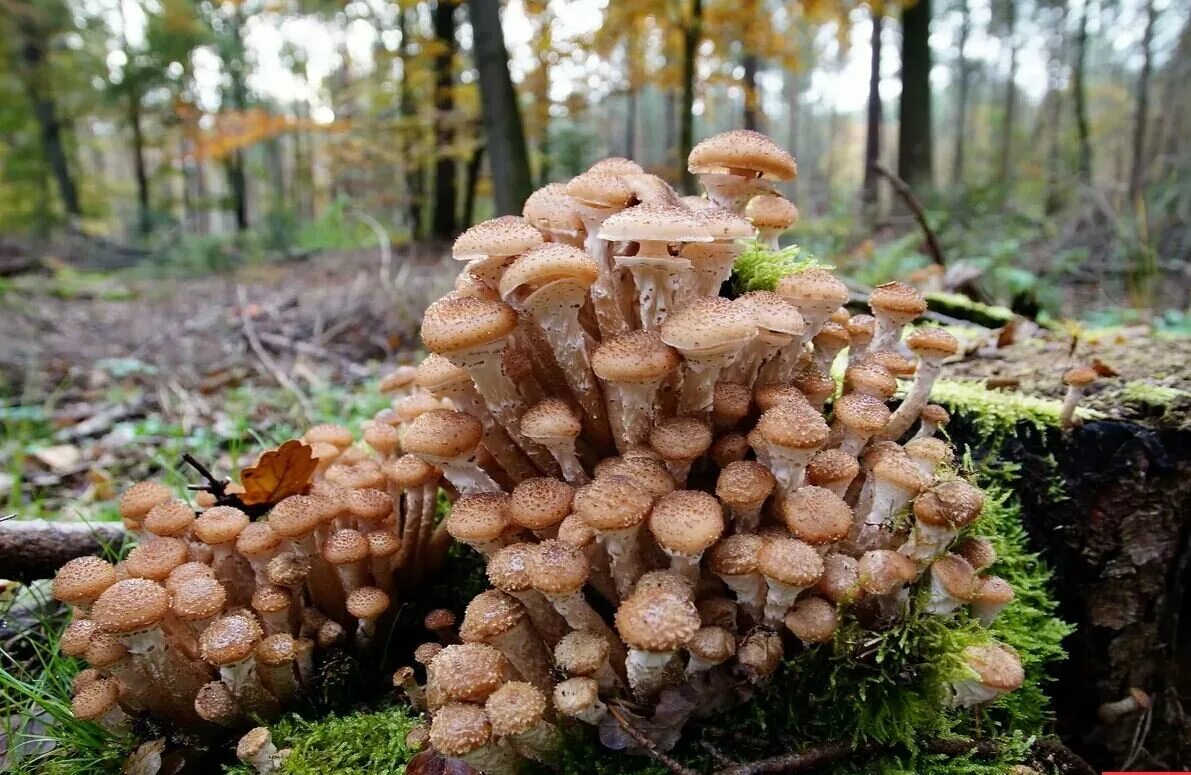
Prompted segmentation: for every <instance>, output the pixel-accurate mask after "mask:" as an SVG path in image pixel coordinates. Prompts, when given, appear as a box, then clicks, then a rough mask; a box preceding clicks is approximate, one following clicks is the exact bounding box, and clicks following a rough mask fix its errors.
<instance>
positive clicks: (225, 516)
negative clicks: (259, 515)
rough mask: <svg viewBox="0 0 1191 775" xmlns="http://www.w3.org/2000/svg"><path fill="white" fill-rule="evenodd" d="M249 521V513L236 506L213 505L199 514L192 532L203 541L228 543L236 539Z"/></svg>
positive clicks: (191, 529)
mask: <svg viewBox="0 0 1191 775" xmlns="http://www.w3.org/2000/svg"><path fill="white" fill-rule="evenodd" d="M249 522H250V520H249V519H248V515H247V514H245V513H244V512H243V511H240V510H239V509H238V508H236V507H235V506H212V507H211V508H209V509H207V510H206V511H204V512H203V513H202V514H199V516H198V518H197V519H195V520H194V524H193V525H191V526H190V532H191V533H193V534H194V536H195V538H197V539H198V540H200V541H202V542H203V543H207V544H212V545H214V544H226V543H228V542H230V541H235V540H236V538H237V537H238V536H239V535H240V533H241V532H242V531H243V530H244V528H246V527H248V523H249Z"/></svg>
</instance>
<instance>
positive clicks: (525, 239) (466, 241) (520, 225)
mask: <svg viewBox="0 0 1191 775" xmlns="http://www.w3.org/2000/svg"><path fill="white" fill-rule="evenodd" d="M544 241H545V238H544V237H542V232H540V231H538V230H537V229H535V228H534V227H533V226H532V225H531V224H530V222H529V221H527V220H525V219H524V218H522V217H520V216H518V215H502V216H500V217H499V218H492V219H491V220H487V221H482V222H480V223H477V224H476V225H475V226H472V227H471V228H470V229H468V230H467V231H465V232H463V233H462V234H460V235H459V236H458V237H457V238H456V239H455V244H453V245H452V246H451V257H452V258H454V259H455V260H456V261H474V260H475V259H477V258H488V257H490V256H519V255H521V254H522V253H524V252H525V251H527V250H529V249H530V248H532V247H534V246H536V245H541V244H542V242H544Z"/></svg>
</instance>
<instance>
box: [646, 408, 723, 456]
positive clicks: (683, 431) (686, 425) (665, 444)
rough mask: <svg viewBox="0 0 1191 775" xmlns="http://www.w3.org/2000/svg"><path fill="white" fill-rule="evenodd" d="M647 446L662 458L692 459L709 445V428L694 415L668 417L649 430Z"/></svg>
mask: <svg viewBox="0 0 1191 775" xmlns="http://www.w3.org/2000/svg"><path fill="white" fill-rule="evenodd" d="M649 446H651V447H652V448H653V449H654V451H655V452H657V453H658V454H659V455H661V456H662V458H663V459H664V460H668V461H683V462H685V461H689V460H694V459H695V458H697V457H699V456H700V455H702V454H703V453H704V452H706V451H707V448H708V447H710V446H711V428H710V427H709V426H708V424H707V423H706V422H704V421H703V420H699V419H696V418H694V417H668V418H666V419H664V420H661V421H659V422H658V423H657V424H656V425H654V426H653V428H652V429H651V430H650V431H649Z"/></svg>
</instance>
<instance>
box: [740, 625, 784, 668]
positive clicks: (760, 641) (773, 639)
mask: <svg viewBox="0 0 1191 775" xmlns="http://www.w3.org/2000/svg"><path fill="white" fill-rule="evenodd" d="M784 653H785V649H783V648H782V638H781V636H780V635H778V634H777V633H776V632H773V631H771V630H764V629H757V630H753V631H752V632H750V633H749V634H748V635H746V636H745V637H744V638H743V639H742V640H741V641H740V646H739V647H738V648H737V649H736V661H737V662H739V663H740V665H741V666H742V667H744V668H746V669H747V670H748V671H749V672H751V673H753V674H754V675H757V676H766V675H770V674H772V673H773V671H774V670H777V668H778V665H780V664H781V663H782V656H783V654H784Z"/></svg>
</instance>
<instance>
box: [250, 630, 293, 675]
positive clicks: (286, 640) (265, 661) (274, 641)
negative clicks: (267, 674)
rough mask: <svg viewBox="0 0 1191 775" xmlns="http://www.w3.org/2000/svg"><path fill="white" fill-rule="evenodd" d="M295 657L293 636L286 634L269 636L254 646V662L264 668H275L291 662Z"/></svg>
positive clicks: (280, 633)
mask: <svg viewBox="0 0 1191 775" xmlns="http://www.w3.org/2000/svg"><path fill="white" fill-rule="evenodd" d="M296 656H297V650H296V647H295V641H294V636H293V635H290V634H289V633H288V632H278V633H274V634H273V635H269V636H268V637H266V638H264V639H263V640H261V642H260V643H258V644H257V646H256V661H257V662H259V663H261V664H262V665H265V666H266V667H277V666H279V665H284V664H286V663H289V662H293V661H294V658H295V657H296Z"/></svg>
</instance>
